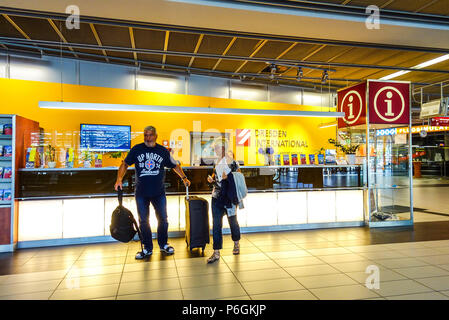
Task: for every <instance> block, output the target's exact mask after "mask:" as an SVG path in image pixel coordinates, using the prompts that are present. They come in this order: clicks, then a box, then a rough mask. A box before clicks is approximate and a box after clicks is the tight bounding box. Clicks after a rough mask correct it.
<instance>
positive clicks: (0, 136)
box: [0, 134, 12, 140]
mask: <svg viewBox="0 0 449 320" xmlns="http://www.w3.org/2000/svg"><path fill="white" fill-rule="evenodd" d="M0 140H12V134H0Z"/></svg>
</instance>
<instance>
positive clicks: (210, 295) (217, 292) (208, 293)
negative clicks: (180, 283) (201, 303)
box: [182, 283, 246, 300]
mask: <svg viewBox="0 0 449 320" xmlns="http://www.w3.org/2000/svg"><path fill="white" fill-rule="evenodd" d="M182 292H183V295H184V299H186V300H211V299H220V298H230V297H235V296H244V295H246V292H245V290H244V289H243V288H242V286H241V285H240V284H239V283H226V284H220V285H218V286H207V287H196V288H187V289H183V290H182Z"/></svg>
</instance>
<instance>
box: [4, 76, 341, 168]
mask: <svg viewBox="0 0 449 320" xmlns="http://www.w3.org/2000/svg"><path fill="white" fill-rule="evenodd" d="M0 93H1V97H2V105H1V107H0V109H1V111H0V113H3V114H5V113H7V114H8V113H9V114H18V115H20V116H23V117H25V118H28V119H32V120H35V121H38V122H39V123H40V126H41V127H42V128H44V129H45V131H46V132H49V133H53V134H54V133H55V131H57V132H66V133H67V132H72V131H78V130H79V127H80V123H95V124H117V125H131V131H132V132H136V133H137V136H136V137H134V139H133V141H132V145H134V144H136V143H140V142H141V141H142V139H143V136H142V135H141V134H140V132H141V131H142V129H143V128H144V127H145V126H147V125H154V126H155V127H156V128H157V129H158V134H159V138H158V142H159V143H162V140H163V139H167V140H170V138H171V134H172V133H174V132H173V131H174V130H175V129H178V128H179V129H181V130H180V131H179V132H181V134H178V133H174V136H173V137H172V138H174V139H176V137H178V136H181V135H182V131H183V130H184V131H185V134H186V133H187V132H190V131H194V129H198V128H194V121H201V130H202V131H205V130H207V129H211V128H213V129H216V130H218V131H220V132H225V130H226V129H228V130H231V132H233V133H234V134H235V129H253V130H252V131H253V132H254V129H281V130H287V133H288V136H287V138H288V139H295V140H305V141H307V142H308V148H302V149H297V148H295V149H290V148H284V149H282V148H279V149H278V148H275V151H276V152H277V153H279V152H295V153H298V154H300V153H315V152H316V150H318V149H319V148H320V147H328V148H331V147H332V146H331V145H329V144H328V143H327V140H328V138H335V127H329V128H323V129H319V128H318V125H319V124H320V123H327V122H331V121H334V120H335V118H310V117H268V116H244V115H206V114H174V113H166V114H164V113H150V112H126V111H80V110H55V109H41V108H39V107H38V102H39V101H61V100H62V101H64V102H90V103H113V104H137V105H168V106H186V107H209V106H210V107H218V108H245V109H250V108H254V109H280V110H281V109H282V110H315V111H327V108H323V110H321V109H320V108H316V107H308V106H298V105H292V104H282V103H270V102H257V101H246V100H235V99H222V98H210V97H202V96H193V95H181V94H170V93H157V92H147V91H136V90H126V89H113V88H102V87H92V86H80V85H69V84H64V85H62V86H61V84H59V83H48V82H36V81H25V80H14V79H0ZM332 111H335V110H332ZM195 131H196V130H195ZM252 139H254V138H253V137H252ZM73 140H78V138H77V137H76V138H74V139H73ZM186 140H188V139H187V138H186ZM253 141H254V140H253ZM253 141H252V146H251V147H248V148H244V149H241V150H240V151H239V150H237V152H236V155H237V158H238V159H239V160H244V159H240V158H241V157H242V156H243V155H242V154H241V153H242V152H244V153H245V160H246V161H245V164H248V165H251V164H253V165H254V164H262V162H263V158H258V159H257V158H256V157H255V155H256V153H257V148H256V147H255V145H254V144H255V143H253ZM74 143H75V142H74ZM77 143H79V142H77ZM189 143H190V142H189V141H184V142H183V150H181V151H180V152H177V155H176V156H177V157H178V159H180V160H181V161H182V162H183V164H186V163H188V162H189V159H190V155H189V152H188V150H190V148H189V145H188V144H189ZM184 146H185V147H184ZM61 150H62V149H61ZM242 150H244V151H242ZM186 151H187V152H186ZM248 159H249V160H248ZM116 164H117V161H114V160H107V157H105V159H104V160H103V165H104V166H107V165H116Z"/></svg>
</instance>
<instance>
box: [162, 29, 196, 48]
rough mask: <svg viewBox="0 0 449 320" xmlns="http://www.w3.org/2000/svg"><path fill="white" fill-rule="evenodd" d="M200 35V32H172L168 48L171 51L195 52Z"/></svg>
mask: <svg viewBox="0 0 449 320" xmlns="http://www.w3.org/2000/svg"><path fill="white" fill-rule="evenodd" d="M199 37H200V35H199V34H192V33H190V34H189V33H181V32H170V36H169V38H168V48H167V49H168V50H169V51H180V52H193V50H195V46H196V44H197V42H198V39H199ZM162 49H163V47H162Z"/></svg>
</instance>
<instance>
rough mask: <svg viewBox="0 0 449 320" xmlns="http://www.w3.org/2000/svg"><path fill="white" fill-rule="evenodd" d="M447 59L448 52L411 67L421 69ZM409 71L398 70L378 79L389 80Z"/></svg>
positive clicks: (448, 56) (448, 57)
mask: <svg viewBox="0 0 449 320" xmlns="http://www.w3.org/2000/svg"><path fill="white" fill-rule="evenodd" d="M448 59H449V54H445V55H444V56H441V57H438V58H435V59H432V60H429V61H426V62H423V63H420V64H418V65H416V66H414V67H412V69H417V70H419V69H423V68H426V67H428V66H432V65H434V64H437V63H440V62H443V61H446V60H448ZM409 72H410V71H405V70H404V71H398V72H395V73H392V74H390V75H388V76H385V77H383V78H380V79H379V80H390V79H393V78H397V77H399V76H402V75H404V74H407V73H409Z"/></svg>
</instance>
